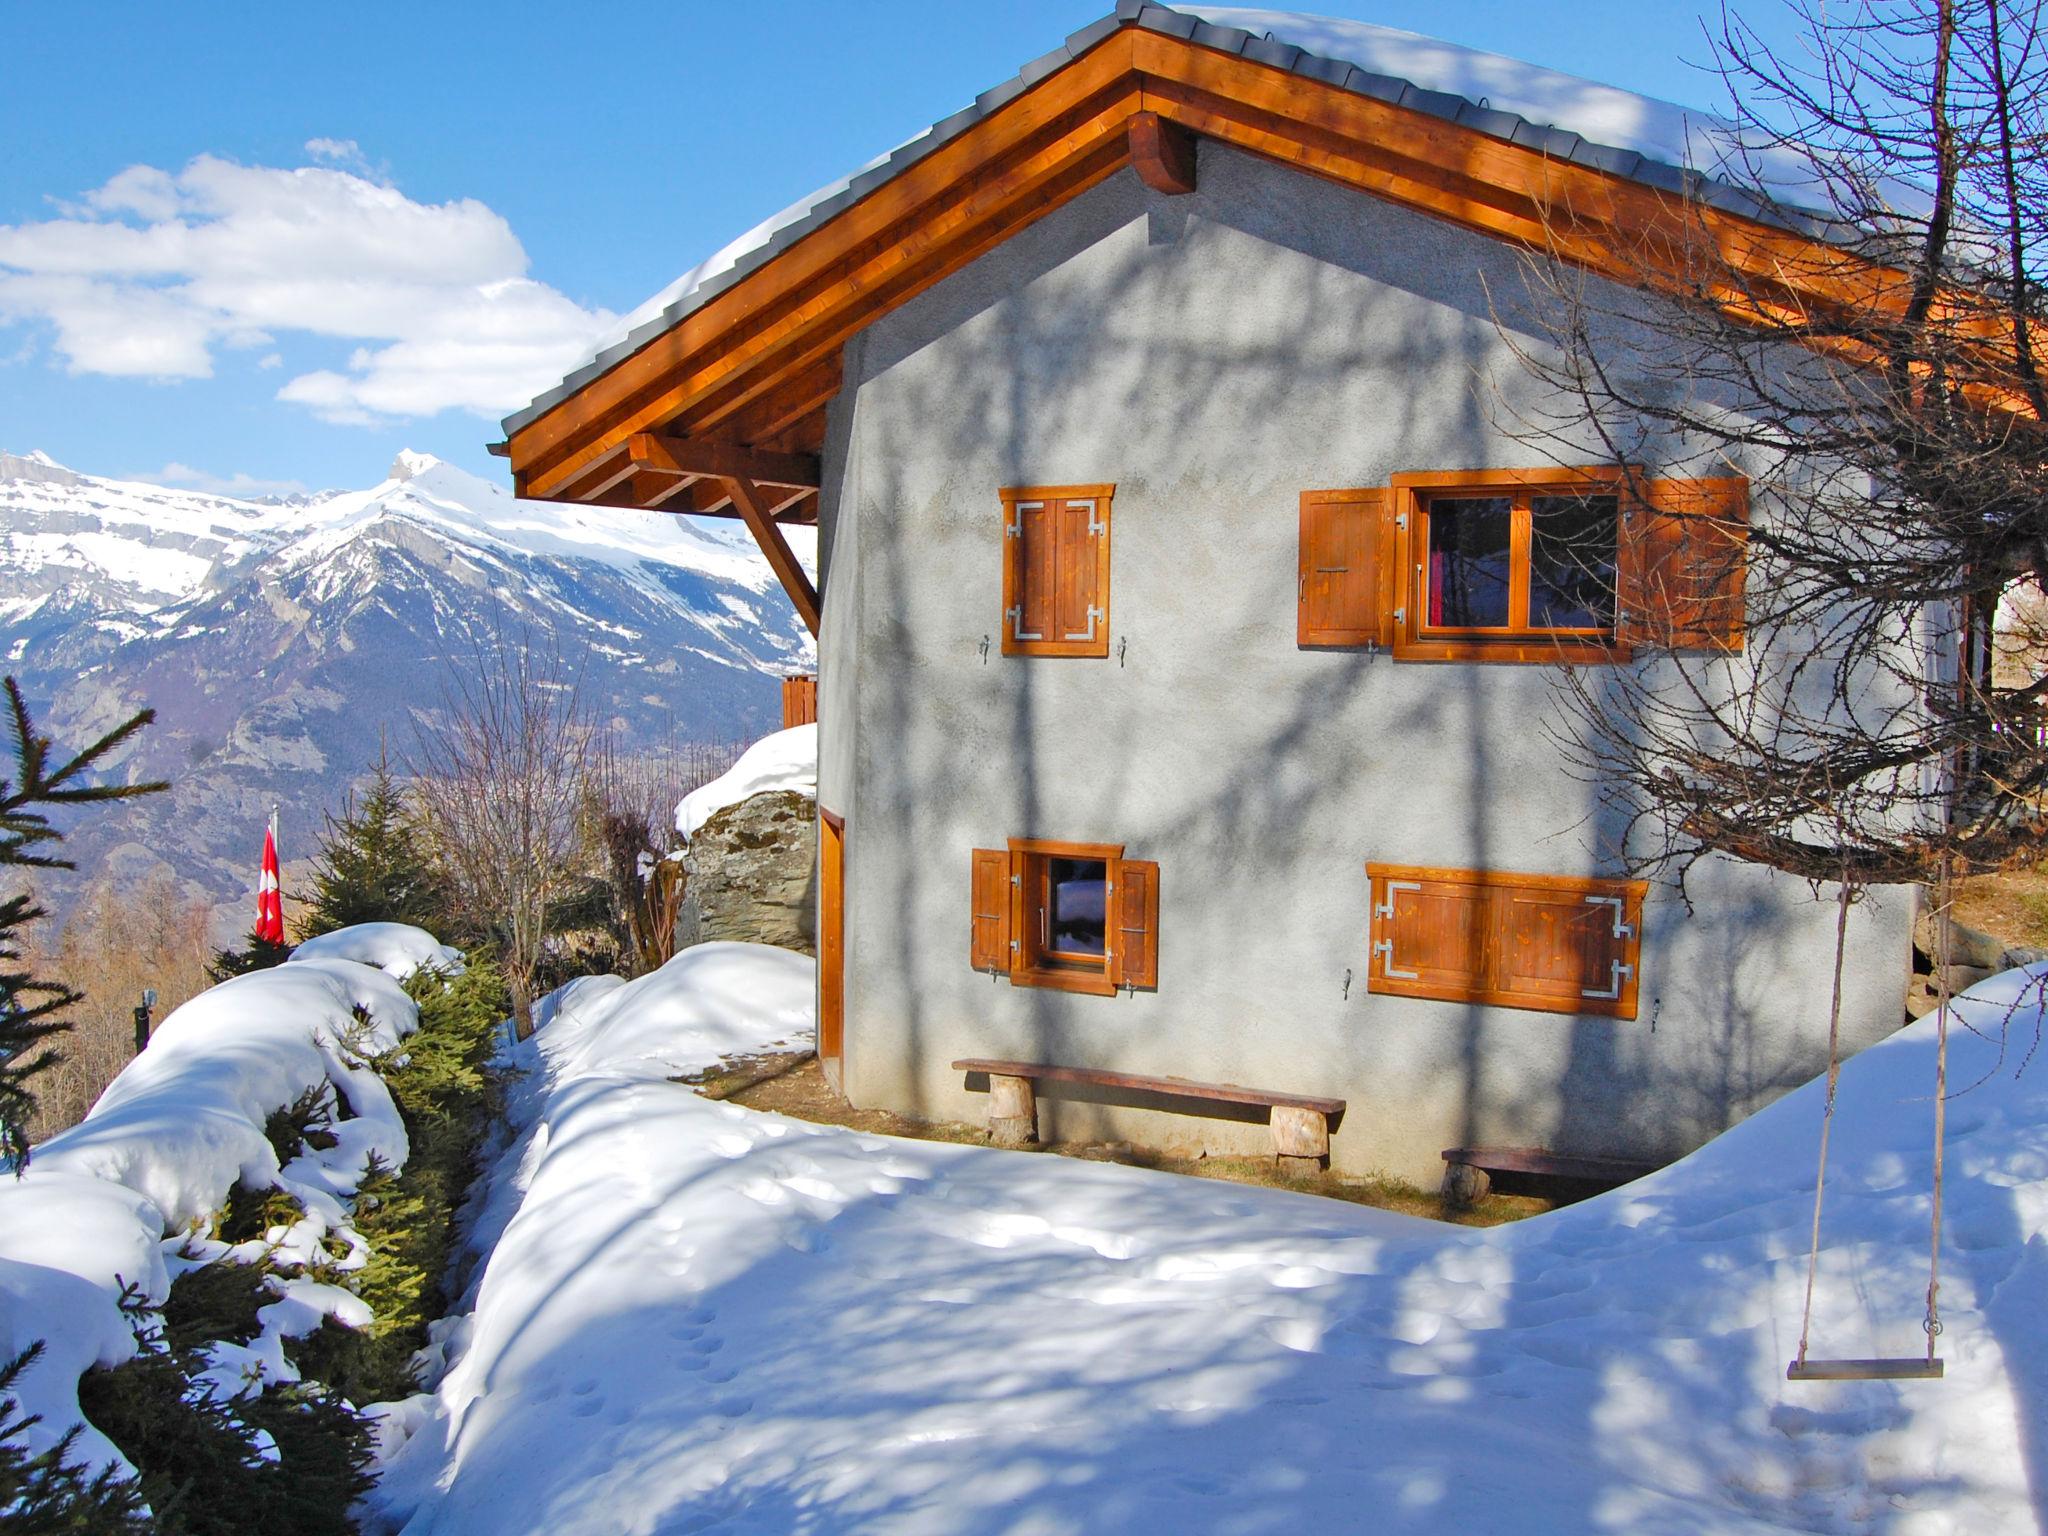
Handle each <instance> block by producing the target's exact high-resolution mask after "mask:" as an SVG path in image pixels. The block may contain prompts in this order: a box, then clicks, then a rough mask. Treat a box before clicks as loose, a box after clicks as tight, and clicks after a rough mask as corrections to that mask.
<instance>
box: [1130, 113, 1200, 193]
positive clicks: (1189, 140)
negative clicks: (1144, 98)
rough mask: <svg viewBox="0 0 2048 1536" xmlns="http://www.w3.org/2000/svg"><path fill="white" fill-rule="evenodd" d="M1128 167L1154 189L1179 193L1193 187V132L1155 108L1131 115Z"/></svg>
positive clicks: (1191, 189)
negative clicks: (1155, 110) (1129, 164)
mask: <svg viewBox="0 0 2048 1536" xmlns="http://www.w3.org/2000/svg"><path fill="white" fill-rule="evenodd" d="M1130 132H1131V169H1132V170H1134V171H1136V172H1137V173H1138V180H1140V181H1142V182H1144V183H1145V185H1146V186H1148V187H1150V188H1151V189H1152V190H1153V191H1154V192H1163V193H1165V194H1166V195H1167V196H1168V197H1179V196H1181V195H1182V194H1184V193H1188V192H1192V191H1194V190H1195V136H1194V135H1193V134H1192V133H1189V132H1188V131H1187V129H1185V128H1183V127H1181V125H1180V124H1179V123H1173V122H1168V121H1167V120H1166V119H1165V118H1163V117H1161V116H1160V115H1159V114H1158V113H1157V112H1138V113H1135V114H1133V115H1132V117H1131V129H1130Z"/></svg>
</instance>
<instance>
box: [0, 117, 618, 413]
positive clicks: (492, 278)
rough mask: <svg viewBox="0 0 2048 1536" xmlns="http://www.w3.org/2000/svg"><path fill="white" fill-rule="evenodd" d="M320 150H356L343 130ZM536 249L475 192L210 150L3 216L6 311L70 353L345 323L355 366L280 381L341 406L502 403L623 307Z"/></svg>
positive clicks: (195, 372)
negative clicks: (546, 278)
mask: <svg viewBox="0 0 2048 1536" xmlns="http://www.w3.org/2000/svg"><path fill="white" fill-rule="evenodd" d="M307 150H308V153H309V154H312V155H314V156H315V157H317V158H322V159H327V160H342V159H346V158H348V157H351V156H352V157H353V158H354V160H355V161H357V162H359V161H360V158H361V156H360V151H358V150H357V149H356V148H355V146H354V144H353V143H352V142H350V141H346V140H339V141H338V140H332V139H315V140H313V141H311V142H310V143H309V144H308V145H307ZM526 268H527V259H526V252H525V249H524V248H523V247H522V246H521V245H520V243H519V240H518V238H517V237H516V236H515V235H514V234H513V233H512V229H511V226H510V225H508V224H507V223H506V222H505V220H504V219H503V218H502V217H500V216H499V215H498V214H497V213H496V212H494V211H493V210H492V209H490V208H489V207H487V206H485V205H484V204H483V203H480V202H477V201H475V200H474V199H470V198H464V199H459V200H457V201H454V202H448V203H437V204H428V203H418V202H414V201H413V200H412V199H410V198H408V197H406V196H405V195H404V194H403V193H402V192H400V191H398V190H397V189H396V188H395V187H391V186H388V185H385V184H383V183H381V182H379V181H376V180H372V179H370V178H369V177H367V176H364V175H359V174H356V173H355V172H354V171H351V170H343V169H336V168H332V167H329V166H306V167H301V168H298V169H294V170H283V169H277V168H273V167H266V166H243V165H236V164H234V163H233V162H231V161H227V160H221V159H218V158H215V157H213V156H210V155H202V156H200V157H199V158H198V159H195V160H193V161H192V162H191V163H190V164H189V165H187V166H186V167H185V168H184V169H183V170H181V171H178V172H176V173H175V174H174V173H171V172H168V171H163V170H160V169H157V168H156V167H153V166H141V165H138V166H131V167H129V168H128V169H127V170H124V171H122V172H120V173H119V174H118V175H116V176H114V177H113V178H112V179H111V180H109V181H108V182H107V183H106V185H105V186H103V187H100V188H98V189H96V190H94V191H92V192H89V193H87V194H86V195H85V197H84V198H83V200H82V201H81V202H80V203H79V204H77V205H72V206H66V207H64V208H63V209H62V210H61V212H60V215H59V216H58V217H54V218H50V219H45V220H41V221H37V222H30V223H23V224H16V225H0V320H13V321H17V322H19V321H31V320H39V321H43V322H46V323H48V324H49V325H50V326H52V327H53V329H54V340H55V346H56V349H57V351H58V352H59V353H60V354H61V355H62V356H63V358H64V360H65V362H66V364H67V365H68V366H69V368H70V369H71V371H73V372H74V373H101V374H117V375H125V376H129V377H142V378H204V377H207V376H208V375H210V374H211V373H212V371H213V358H214V355H215V353H216V352H217V351H218V350H219V349H221V348H250V349H254V348H267V347H270V346H271V345H272V344H273V340H274V338H276V337H277V336H279V335H286V334H292V333H297V334H301V335H311V336H315V337H325V338H332V339H336V340H342V341H352V342H357V343H360V345H358V346H356V347H355V348H354V349H353V351H352V353H351V355H350V357H349V360H348V362H347V364H346V365H345V366H344V367H342V368H338V369H336V368H330V369H322V370H318V371H316V372H312V373H306V374H301V375H299V376H298V377H296V378H293V379H290V380H288V381H287V382H286V383H285V385H284V386H283V388H281V389H280V390H279V391H278V398H280V399H283V400H288V401H292V402H294V403H297V404H300V405H304V406H306V407H308V408H309V409H311V410H313V411H314V412H316V413H317V414H319V415H321V416H323V417H325V418H326V419H328V420H332V421H345V422H366V421H372V420H378V419H383V418H390V417H396V416H425V415H432V414H433V413H435V412H437V411H441V410H446V409H449V408H451V407H454V408H460V409H464V410H469V411H474V412H476V413H477V414H479V415H484V416H494V415H498V414H500V413H502V412H504V411H507V410H512V409H516V408H517V407H519V406H521V405H523V404H525V403H526V401H527V400H529V399H530V398H532V397H533V396H534V395H535V394H537V393H538V392H539V391H540V390H542V389H544V388H546V387H547V386H548V385H550V384H552V383H554V382H555V381H556V380H558V379H560V378H561V377H562V375H563V374H564V373H565V372H567V371H568V370H569V369H570V368H572V367H574V366H575V365H576V364H577V363H578V362H580V361H582V359H583V358H584V357H585V356H587V355H588V353H589V350H590V348H591V347H592V346H593V345H594V343H595V341H596V339H597V338H598V337H599V336H600V335H601V334H602V333H603V332H604V331H605V330H606V329H607V328H608V327H610V326H611V325H612V324H613V323H614V321H615V319H616V317H615V316H614V315H612V314H611V313H610V312H609V311H606V310H588V309H584V308H583V307H582V306H581V305H578V304H576V303H575V302H574V301H572V300H570V299H569V298H567V297H566V296H564V295H563V294H561V293H559V292H557V291H556V290H555V289H553V288H550V287H548V286H547V285H546V284H545V283H540V282H536V281H534V280H533V279H532V278H530V277H529V276H527V273H526ZM277 355H278V354H275V353H273V354H272V356H277ZM258 366H259V367H267V366H270V363H269V361H268V360H267V359H266V360H264V361H263V362H261V363H259V364H258Z"/></svg>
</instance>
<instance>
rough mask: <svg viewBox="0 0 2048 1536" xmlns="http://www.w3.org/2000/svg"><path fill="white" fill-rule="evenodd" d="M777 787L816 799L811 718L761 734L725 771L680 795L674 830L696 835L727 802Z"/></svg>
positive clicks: (815, 752)
mask: <svg viewBox="0 0 2048 1536" xmlns="http://www.w3.org/2000/svg"><path fill="white" fill-rule="evenodd" d="M776 789H786V790H791V791H793V792H795V793H796V794H799V795H807V796H809V797H810V798H811V799H813V800H815V799H817V798H818V727H817V725H816V723H815V722H814V723H812V724H810V725H797V726H792V727H790V729H788V730H786V731H777V732H776V733H775V734H774V735H772V736H763V737H762V738H761V739H760V740H759V741H757V742H755V743H754V744H753V745H752V746H751V747H749V748H747V750H746V751H745V752H742V753H741V754H740V760H739V761H738V762H736V763H734V764H733V765H732V766H731V767H730V768H728V769H726V770H725V772H724V773H722V774H720V775H719V776H718V777H717V778H715V779H713V780H712V781H711V782H710V783H709V784H704V785H700V786H699V787H697V788H696V789H693V790H691V791H690V792H689V793H688V794H687V795H685V796H683V798H682V800H681V802H680V803H679V804H677V806H676V830H677V831H678V832H680V833H682V834H683V836H684V837H695V836H696V835H697V829H698V828H699V827H701V826H703V825H704V823H705V822H707V821H709V820H710V819H711V818H712V817H713V816H716V815H717V814H718V813H719V812H720V811H722V810H724V809H725V808H726V807H727V806H729V805H738V804H739V803H740V802H741V801H742V800H750V799H752V798H753V797H754V796H755V795H765V794H767V793H768V792H769V791H770V790H776Z"/></svg>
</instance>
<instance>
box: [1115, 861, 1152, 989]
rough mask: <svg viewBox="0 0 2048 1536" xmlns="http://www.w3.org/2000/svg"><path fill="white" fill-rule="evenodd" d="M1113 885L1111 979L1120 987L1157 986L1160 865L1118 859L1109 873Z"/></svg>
mask: <svg viewBox="0 0 2048 1536" xmlns="http://www.w3.org/2000/svg"><path fill="white" fill-rule="evenodd" d="M1110 879H1111V882H1112V883H1113V884H1114V885H1115V887H1116V893H1115V897H1114V900H1113V903H1112V907H1111V910H1112V912H1113V913H1114V914H1115V927H1116V932H1115V933H1114V934H1112V935H1111V942H1110V956H1111V959H1110V980H1111V981H1113V982H1115V983H1116V985H1118V986H1120V987H1146V988H1156V987H1157V986H1158V985H1159V866H1158V865H1157V864H1154V863H1152V862H1151V861H1150V860H1146V859H1119V860H1117V861H1116V864H1115V866H1114V869H1113V873H1112V874H1111V876H1110Z"/></svg>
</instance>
